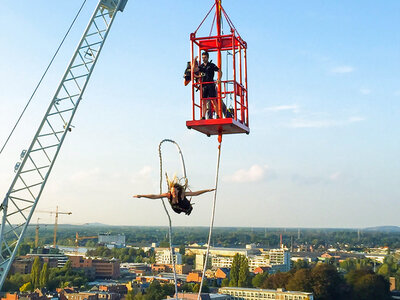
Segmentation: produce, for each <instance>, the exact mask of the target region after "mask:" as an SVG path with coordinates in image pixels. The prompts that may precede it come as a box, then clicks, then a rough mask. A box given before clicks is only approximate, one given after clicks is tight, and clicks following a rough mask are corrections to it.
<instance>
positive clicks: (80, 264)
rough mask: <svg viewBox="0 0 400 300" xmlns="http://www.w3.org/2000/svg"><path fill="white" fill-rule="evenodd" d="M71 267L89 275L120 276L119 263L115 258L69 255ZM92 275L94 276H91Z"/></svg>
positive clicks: (113, 277)
mask: <svg viewBox="0 0 400 300" xmlns="http://www.w3.org/2000/svg"><path fill="white" fill-rule="evenodd" d="M69 260H70V261H71V267H72V268H74V269H79V270H83V271H85V273H86V274H88V276H89V275H91V276H89V277H95V278H105V279H110V278H111V279H117V278H119V276H120V265H119V261H118V260H116V259H111V260H108V259H92V258H84V257H82V256H70V257H69ZM93 275H94V276H93Z"/></svg>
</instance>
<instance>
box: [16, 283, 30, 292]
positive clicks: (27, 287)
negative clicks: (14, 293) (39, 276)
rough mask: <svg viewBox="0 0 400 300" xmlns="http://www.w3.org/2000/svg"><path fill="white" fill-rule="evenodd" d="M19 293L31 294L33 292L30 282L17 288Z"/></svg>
mask: <svg viewBox="0 0 400 300" xmlns="http://www.w3.org/2000/svg"><path fill="white" fill-rule="evenodd" d="M19 291H20V292H22V293H24V292H32V291H33V286H32V283H31V282H27V283H25V284H24V285H22V286H21V287H20V288H19Z"/></svg>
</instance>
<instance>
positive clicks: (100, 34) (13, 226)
mask: <svg viewBox="0 0 400 300" xmlns="http://www.w3.org/2000/svg"><path fill="white" fill-rule="evenodd" d="M126 3H127V0H100V1H99V2H98V4H97V6H96V8H95V10H94V12H93V14H92V16H91V19H90V21H89V23H88V25H87V27H86V29H85V31H84V33H83V35H82V38H81V39H80V42H79V44H78V47H77V48H76V50H75V52H74V54H73V56H72V59H71V61H70V63H69V65H68V67H67V69H66V71H65V73H64V75H63V77H62V80H61V82H60V84H59V86H58V88H57V90H56V93H55V95H54V97H53V98H52V100H51V101H50V105H49V107H48V109H47V111H46V113H45V115H44V117H43V119H42V121H41V123H40V125H39V128H38V129H37V131H36V133H35V135H34V137H33V140H32V142H31V144H30V146H29V148H28V149H27V150H24V155H21V161H20V162H18V163H17V164H16V166H15V173H16V174H15V176H14V179H13V181H12V183H11V185H10V188H9V189H8V192H7V193H6V196H5V198H4V200H3V203H2V204H1V205H0V212H1V213H2V214H3V215H2V220H1V224H0V226H1V227H0V289H1V288H2V287H3V283H4V281H5V278H6V276H7V273H8V271H9V270H10V267H11V264H12V261H13V260H14V258H15V255H16V253H17V250H18V246H19V245H20V243H21V241H22V240H23V237H24V234H25V231H26V229H27V226H28V225H29V221H30V220H31V218H32V215H33V212H34V210H35V208H36V205H37V203H38V201H39V199H40V196H41V194H42V192H43V189H44V186H45V184H46V182H47V179H48V177H49V175H50V173H51V170H52V168H53V166H54V162H55V160H56V158H57V156H58V153H59V151H60V148H61V146H62V144H63V142H64V140H65V137H66V134H67V133H68V132H69V131H70V130H71V127H72V126H71V122H72V119H73V117H74V115H75V113H76V110H77V108H78V105H79V103H80V101H81V99H82V96H83V93H84V91H85V89H86V86H87V84H88V81H89V79H90V77H91V74H92V72H93V69H94V66H95V65H96V62H97V59H98V57H99V54H100V52H101V50H102V48H103V45H104V42H105V40H106V38H107V36H108V33H109V31H110V28H111V25H112V24H113V21H114V18H115V15H116V13H117V12H118V11H123V10H124V8H125V5H126Z"/></svg>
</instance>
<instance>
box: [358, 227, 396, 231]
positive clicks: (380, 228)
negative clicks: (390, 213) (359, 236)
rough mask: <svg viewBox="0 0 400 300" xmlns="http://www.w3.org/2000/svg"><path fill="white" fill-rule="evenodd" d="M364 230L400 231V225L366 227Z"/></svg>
mask: <svg viewBox="0 0 400 300" xmlns="http://www.w3.org/2000/svg"><path fill="white" fill-rule="evenodd" d="M364 231H379V232H400V227H399V226H376V227H368V228H365V229H364Z"/></svg>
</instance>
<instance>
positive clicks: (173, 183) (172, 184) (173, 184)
mask: <svg viewBox="0 0 400 300" xmlns="http://www.w3.org/2000/svg"><path fill="white" fill-rule="evenodd" d="M165 176H166V177H167V185H168V190H171V188H172V187H176V186H177V185H178V186H181V187H182V188H183V190H186V188H187V186H188V180H187V178H186V177H182V178H181V179H179V178H178V177H177V176H176V173H175V174H174V177H172V180H170V179H169V177H168V174H167V173H165ZM181 181H183V184H182V183H181Z"/></svg>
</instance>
